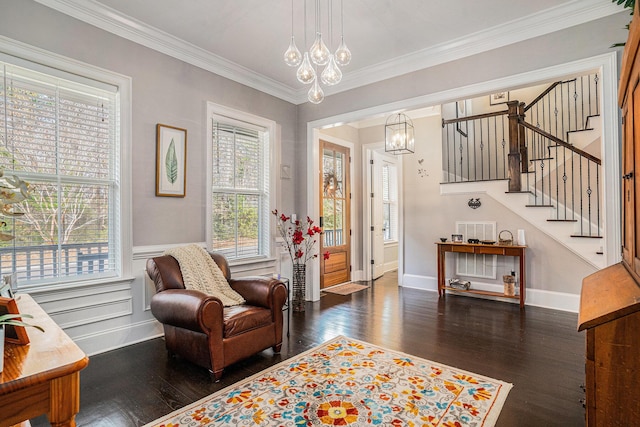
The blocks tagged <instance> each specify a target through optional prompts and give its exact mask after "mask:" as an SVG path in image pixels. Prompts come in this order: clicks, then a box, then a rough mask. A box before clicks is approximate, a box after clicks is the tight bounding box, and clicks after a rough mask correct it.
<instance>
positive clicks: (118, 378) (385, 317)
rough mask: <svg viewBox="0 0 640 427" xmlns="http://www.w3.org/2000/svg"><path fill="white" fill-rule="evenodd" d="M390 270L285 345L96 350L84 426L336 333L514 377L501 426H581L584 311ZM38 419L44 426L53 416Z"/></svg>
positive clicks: (316, 309)
mask: <svg viewBox="0 0 640 427" xmlns="http://www.w3.org/2000/svg"><path fill="white" fill-rule="evenodd" d="M391 276H395V274H387V275H386V277H383V278H381V279H379V280H378V281H376V282H375V284H374V286H373V287H372V288H369V289H367V290H364V291H361V292H358V293H355V294H352V295H348V296H340V295H335V294H326V295H325V296H323V297H322V298H321V299H320V301H318V302H315V303H307V310H306V312H304V313H293V314H292V316H291V336H290V338H287V337H286V326H285V340H284V344H283V347H282V353H281V354H279V355H274V354H273V353H272V351H271V350H265V351H264V352H262V353H260V354H258V355H256V356H254V357H252V358H250V359H248V360H245V361H243V362H241V363H239V364H237V365H235V366H232V367H229V368H227V369H226V371H225V375H224V377H223V378H222V380H221V381H220V382H218V383H214V382H212V381H211V380H210V377H209V374H208V373H207V371H206V370H204V369H201V368H198V367H196V366H194V365H191V364H189V363H187V362H185V361H183V360H181V359H169V358H168V357H167V352H166V351H165V349H164V342H163V340H162V339H154V340H150V341H147V342H143V343H140V344H136V345H132V346H129V347H126V348H122V349H118V350H114V351H111V352H108V353H103V354H99V355H96V356H93V357H91V358H90V363H89V366H88V367H87V368H86V369H85V370H84V371H82V373H81V406H80V413H79V414H78V416H77V417H76V421H77V424H78V425H79V426H138V425H142V424H145V423H147V422H150V421H153V420H154V419H156V418H158V417H160V416H162V415H164V414H167V413H169V412H171V411H173V410H175V409H177V408H180V407H182V406H184V405H186V404H188V403H191V402H193V401H195V400H198V399H200V398H202V397H204V396H207V395H209V394H211V393H213V392H215V391H218V390H220V389H222V388H224V387H226V386H228V385H230V384H233V383H234V382H236V381H238V380H241V379H243V378H245V377H248V376H250V375H253V374H255V373H257V372H259V371H261V370H262V369H264V368H267V367H269V366H271V365H273V364H275V363H278V362H280V361H282V360H284V359H287V358H289V357H292V356H294V355H296V354H298V353H301V352H303V351H305V350H307V349H309V348H311V347H314V346H316V345H318V344H321V343H322V342H324V341H326V340H328V339H330V338H332V337H334V336H336V335H345V336H348V337H352V338H356V339H360V340H363V341H367V342H370V343H373V344H377V345H381V346H384V347H387V348H390V349H394V350H399V351H403V352H405V353H409V354H412V355H415V356H419V357H422V358H426V359H430V360H433V361H438V362H440V363H444V364H447V365H450V366H455V367H457V368H461V369H465V370H468V371H471V372H475V373H478V374H482V375H486V376H489V377H493V378H496V379H500V380H503V381H507V382H510V383H512V384H513V385H514V387H513V389H512V390H511V392H510V393H509V396H508V398H507V401H506V403H505V405H504V408H503V410H502V413H501V414H500V418H499V419H498V423H497V426H536V427H540V426H545V427H549V426H562V427H566V426H582V425H584V409H583V408H582V405H581V403H580V399H581V398H582V397H583V396H584V394H583V392H582V391H581V389H580V385H581V384H583V383H584V346H585V337H584V333H578V332H576V325H577V314H574V313H566V312H560V311H554V310H548V309H542V308H537V307H526V308H525V309H524V310H520V309H519V308H518V306H517V305H515V304H509V303H502V302H496V301H489V300H481V299H476V298H472V297H465V296H456V295H447V296H446V298H444V299H438V295H437V294H436V293H433V292H426V291H419V290H415V289H405V288H398V287H397V285H396V281H395V279H393V278H391ZM32 425H34V426H40V425H47V423H46V418H44V417H40V418H38V419H36V420H32Z"/></svg>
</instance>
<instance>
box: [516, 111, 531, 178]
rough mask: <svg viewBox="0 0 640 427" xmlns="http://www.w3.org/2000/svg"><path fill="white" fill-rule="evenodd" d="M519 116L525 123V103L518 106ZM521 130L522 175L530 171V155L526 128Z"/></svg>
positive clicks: (520, 127) (522, 127)
mask: <svg viewBox="0 0 640 427" xmlns="http://www.w3.org/2000/svg"><path fill="white" fill-rule="evenodd" d="M518 114H519V116H520V118H521V119H522V120H523V121H524V102H521V103H520V104H518ZM518 128H519V129H520V141H519V144H520V164H521V165H522V169H521V170H522V173H526V172H527V171H528V170H529V153H528V152H527V140H526V136H525V129H524V126H518Z"/></svg>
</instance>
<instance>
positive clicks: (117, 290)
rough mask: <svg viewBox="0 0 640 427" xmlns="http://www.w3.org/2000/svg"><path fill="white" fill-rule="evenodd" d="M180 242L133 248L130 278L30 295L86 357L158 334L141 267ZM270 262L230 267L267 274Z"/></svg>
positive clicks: (159, 328)
mask: <svg viewBox="0 0 640 427" xmlns="http://www.w3.org/2000/svg"><path fill="white" fill-rule="evenodd" d="M199 244H201V245H202V246H203V247H204V246H205V245H204V243H199ZM180 245H184V244H180ZM180 245H157V246H144V247H134V248H133V267H132V269H133V277H130V278H126V279H119V280H116V281H113V282H106V283H105V282H104V281H102V282H99V283H82V284H75V285H73V286H68V287H60V286H58V287H55V288H51V289H46V290H41V291H31V292H30V294H31V295H32V296H33V298H34V299H35V300H36V301H37V302H38V303H39V304H40V305H41V306H42V308H43V309H44V310H45V311H46V312H47V313H48V314H49V315H50V316H51V318H52V319H53V320H54V321H55V322H56V323H58V325H60V326H61V327H62V329H64V331H65V332H66V333H67V334H68V335H69V336H70V337H71V338H72V339H73V340H74V341H75V342H76V343H77V344H78V346H79V347H80V348H81V349H82V350H83V351H84V352H85V353H87V354H88V355H89V356H91V355H94V354H98V353H103V352H105V351H109V350H113V349H116V348H120V347H125V346H127V345H131V344H135V343H137V342H141V341H146V340H148V339H151V338H155V337H159V336H162V335H163V330H162V325H161V324H160V323H159V322H157V321H156V320H155V318H154V317H153V314H151V309H150V307H149V304H150V301H151V297H152V296H153V294H154V293H155V288H154V285H153V282H152V281H151V280H150V279H149V277H148V276H147V274H146V271H145V266H146V262H147V259H148V258H152V257H155V256H160V255H162V253H163V252H164V251H165V250H167V249H169V248H170V247H175V246H180ZM274 266H275V260H272V259H267V260H263V261H259V262H251V263H243V264H236V265H232V266H231V272H232V274H233V275H234V276H249V275H257V274H271V273H272V272H273V271H275V269H274Z"/></svg>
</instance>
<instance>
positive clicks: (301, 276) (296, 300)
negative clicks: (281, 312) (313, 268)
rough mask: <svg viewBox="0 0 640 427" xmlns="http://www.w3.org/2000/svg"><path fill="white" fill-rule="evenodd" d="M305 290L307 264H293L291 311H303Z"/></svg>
mask: <svg viewBox="0 0 640 427" xmlns="http://www.w3.org/2000/svg"><path fill="white" fill-rule="evenodd" d="M306 290H307V265H306V264H293V298H292V301H291V305H292V306H293V311H304V309H305V301H306V298H305V294H306Z"/></svg>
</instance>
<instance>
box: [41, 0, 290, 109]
mask: <svg viewBox="0 0 640 427" xmlns="http://www.w3.org/2000/svg"><path fill="white" fill-rule="evenodd" d="M35 1H36V2H38V3H40V4H42V5H44V6H47V7H49V8H51V9H54V10H56V11H58V12H61V13H64V14H66V15H69V16H71V17H73V18H76V19H78V20H80V21H83V22H86V23H87V24H90V25H93V26H95V27H98V28H100V29H102V30H105V31H108V32H110V33H112V34H115V35H117V36H120V37H122V38H124V39H127V40H130V41H132V42H135V43H138V44H140V45H142V46H145V47H148V48H150V49H153V50H156V51H158V52H161V53H164V54H165V55H169V56H171V57H173V58H176V59H179V60H181V61H184V62H186V63H188V64H191V65H195V66H196V67H199V68H202V69H204V70H207V71H210V72H212V73H214V74H217V75H219V76H222V77H225V78H227V79H229V80H233V81H235V82H237V83H240V84H243V85H245V86H249V87H251V88H253V89H257V90H259V91H261V92H264V93H267V94H269V95H273V96H275V97H277V98H280V99H283V100H285V101H287V102H292V103H297V97H296V93H295V90H294V89H293V88H291V87H289V86H287V85H284V84H282V83H280V82H277V81H275V80H273V79H270V78H268V77H265V76H263V75H262V74H258V73H256V72H254V71H251V70H249V69H248V68H246V67H243V66H241V65H238V64H236V63H234V62H231V61H228V60H226V59H224V58H222V57H220V56H218V55H215V54H213V53H211V52H209V51H207V50H205V49H202V48H200V47H198V46H195V45H194V44H191V43H188V42H186V41H184V40H182V39H179V38H177V37H175V36H172V35H171V34H169V33H166V32H164V31H162V30H160V29H158V28H155V27H152V26H150V25H148V24H145V23H144V22H142V21H139V20H137V19H135V18H132V17H130V16H128V15H124V14H122V13H121V12H119V11H117V10H115V9H112V8H110V7H107V6H105V5H103V4H101V3H99V2H97V1H94V0H83V1H79V0H35Z"/></svg>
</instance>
